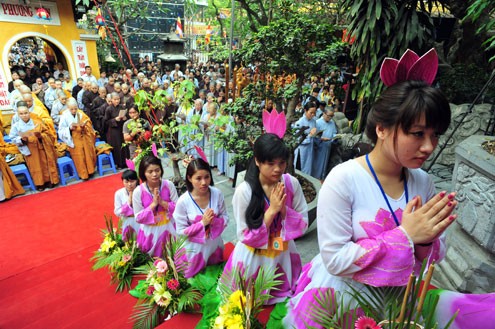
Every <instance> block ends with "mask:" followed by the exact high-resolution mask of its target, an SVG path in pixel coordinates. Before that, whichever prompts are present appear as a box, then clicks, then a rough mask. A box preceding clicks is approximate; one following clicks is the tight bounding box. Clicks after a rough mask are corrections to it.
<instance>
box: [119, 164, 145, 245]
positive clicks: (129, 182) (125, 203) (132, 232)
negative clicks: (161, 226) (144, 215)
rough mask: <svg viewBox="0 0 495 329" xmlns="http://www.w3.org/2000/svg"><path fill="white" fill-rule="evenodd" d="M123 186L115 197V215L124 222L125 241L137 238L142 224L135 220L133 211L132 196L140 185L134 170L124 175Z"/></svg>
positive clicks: (123, 234) (127, 171) (127, 170)
mask: <svg viewBox="0 0 495 329" xmlns="http://www.w3.org/2000/svg"><path fill="white" fill-rule="evenodd" d="M121 178H122V184H123V185H124V187H122V188H121V189H119V190H117V191H116V192H115V195H114V210H113V213H114V214H115V215H116V216H117V217H119V218H120V219H121V221H122V239H123V240H124V241H127V240H129V239H130V238H132V237H135V236H136V234H137V232H139V226H140V224H139V223H138V222H136V219H135V218H134V210H133V209H132V194H133V193H134V190H135V189H136V187H137V185H138V182H139V180H138V177H137V173H136V172H135V171H134V170H131V169H126V170H125V171H124V172H123V173H122V177H121Z"/></svg>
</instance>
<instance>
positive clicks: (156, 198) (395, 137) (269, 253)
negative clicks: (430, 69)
mask: <svg viewBox="0 0 495 329" xmlns="http://www.w3.org/2000/svg"><path fill="white" fill-rule="evenodd" d="M157 64H158V63H152V62H151V61H150V60H149V59H147V58H143V59H142V60H141V61H140V65H139V68H138V69H136V70H130V69H127V70H124V69H123V70H120V71H119V72H111V73H110V72H109V73H108V75H107V74H105V73H104V72H102V74H101V76H100V78H99V79H97V78H96V77H95V76H94V75H93V74H92V70H91V67H86V73H85V74H84V75H83V76H81V77H80V78H78V79H77V81H76V83H75V84H74V85H73V86H72V85H70V84H65V85H64V81H62V80H60V74H59V76H58V77H50V78H48V80H47V81H46V83H43V81H41V84H38V83H37V82H36V83H35V85H36V86H35V85H32V88H30V87H29V86H28V85H26V83H25V82H24V81H23V80H22V79H21V77H19V78H18V79H15V80H14V81H13V87H14V89H13V91H12V93H11V102H12V104H13V106H14V108H15V110H16V115H15V117H14V118H13V124H12V128H11V131H10V139H11V140H12V142H13V143H14V144H15V145H16V146H17V149H18V151H19V153H21V154H22V155H23V156H24V159H25V160H26V164H27V166H28V168H29V170H30V171H31V173H32V175H33V177H36V178H35V184H36V185H37V186H38V187H39V188H40V189H42V188H44V187H51V186H54V185H56V184H57V183H58V180H59V177H58V173H57V171H56V170H53V168H52V167H51V166H53V161H54V159H56V154H57V151H58V148H60V146H57V145H58V144H61V143H63V144H65V145H66V147H67V150H68V151H69V153H70V156H71V157H72V158H73V159H74V162H75V164H76V168H77V171H78V174H79V176H80V177H81V178H83V179H88V178H89V177H91V175H92V174H93V173H94V170H95V158H94V157H95V154H96V153H95V149H94V144H95V139H96V136H99V138H100V139H102V140H104V141H106V142H107V143H109V144H110V145H112V146H113V156H114V159H115V164H116V165H117V166H118V167H119V168H124V167H125V166H126V162H125V159H126V158H129V157H132V155H133V153H134V152H136V148H137V145H135V144H134V145H133V142H134V141H135V140H136V135H137V134H140V133H143V132H145V131H147V130H149V129H150V127H151V122H149V121H148V118H147V117H145V116H142V115H140V113H139V111H138V109H137V108H136V107H135V104H134V97H133V95H134V94H135V93H136V92H137V91H138V90H146V91H147V92H149V93H154V92H156V91H157V90H163V91H165V92H166V93H167V97H168V99H169V100H170V101H169V104H168V105H167V107H166V108H165V109H163V110H162V112H161V113H158V114H157V117H158V118H159V120H161V121H163V122H165V121H166V120H172V119H173V120H177V122H178V123H179V124H185V125H187V124H188V123H190V120H191V116H192V115H194V114H198V115H200V116H201V118H202V119H201V121H202V122H203V128H202V129H204V132H206V133H205V138H203V139H202V140H201V141H198V144H197V146H200V147H201V148H204V150H205V152H204V153H205V156H204V157H203V156H199V154H198V153H195V154H193V155H195V157H194V158H190V159H188V164H187V169H186V174H185V182H186V186H187V191H186V192H185V193H184V194H182V195H179V194H178V192H177V190H176V187H175V186H174V184H173V183H172V182H170V181H169V180H167V179H164V178H163V173H164V171H163V167H162V162H161V160H160V159H159V158H157V157H156V156H152V155H150V156H146V157H144V158H143V159H142V160H141V162H140V166H139V172H138V173H136V172H135V171H133V170H131V169H127V170H125V171H124V172H123V174H122V181H123V185H124V187H123V188H122V189H120V190H118V191H117V192H116V193H115V214H116V215H117V216H119V217H122V218H123V219H124V221H123V223H124V224H123V236H124V238H126V239H128V238H129V237H130V236H135V237H136V241H137V245H138V247H139V248H140V249H141V250H142V251H143V252H146V253H148V254H150V255H151V256H161V255H162V253H163V250H162V248H163V245H164V244H165V242H167V241H168V240H169V239H170V237H171V236H185V237H186V238H187V240H186V241H187V246H186V249H187V255H186V258H187V260H188V261H189V263H190V264H192V266H190V267H189V268H188V272H187V273H186V277H193V276H195V275H196V274H198V273H199V272H200V271H202V270H203V269H204V268H205V267H206V266H208V265H211V264H218V263H220V262H221V261H222V257H221V256H222V254H223V247H224V243H223V240H222V237H221V235H222V232H223V231H224V229H225V227H226V226H227V224H228V222H229V218H228V215H227V211H226V205H225V201H224V197H223V195H222V192H221V191H220V190H219V189H217V188H215V187H214V182H213V175H212V168H213V167H215V166H217V167H218V166H222V167H221V168H219V169H218V171H219V172H220V173H225V172H226V171H227V169H226V168H227V167H228V166H227V165H225V161H223V164H220V163H221V160H219V159H220V158H219V155H218V154H219V152H216V151H218V150H214V149H213V147H212V145H211V144H209V141H208V138H207V137H208V134H207V130H206V129H207V128H208V126H209V124H210V123H211V122H212V119H213V118H215V117H217V116H218V115H219V114H218V113H219V110H220V111H221V106H222V104H225V103H227V102H228V101H229V99H230V98H231V96H232V95H230V94H228V93H226V89H225V87H226V86H225V70H224V69H223V67H222V65H221V64H218V63H206V64H202V63H192V62H188V63H187V65H186V67H184V68H182V67H181V66H180V65H178V64H177V65H175V67H174V69H173V70H169V69H168V68H164V72H162V71H161V69H162V67H160V66H159V65H157ZM58 68H59V72H64V69H63V66H62V67H58ZM182 69H183V70H184V71H182ZM255 70H256V69H255V67H251V68H247V74H246V76H247V77H249V76H251V75H252V74H253V73H254V72H255ZM62 75H63V77H64V78H65V77H66V76H65V75H64V74H62ZM13 76H14V75H13ZM416 78H417V80H415V81H410V80H406V79H403V80H400V81H395V82H394V83H392V84H391V85H389V86H388V88H387V89H386V90H385V91H384V92H383V93H382V95H381V96H380V97H379V98H378V100H377V101H376V103H375V104H374V105H373V107H372V108H371V110H370V112H369V114H368V118H367V121H366V130H365V133H366V135H367V136H368V138H369V139H370V140H372V141H373V143H374V145H375V146H374V148H373V149H372V151H371V152H370V153H369V154H367V155H364V156H361V157H358V158H356V159H352V160H349V161H347V162H345V163H342V164H340V165H338V166H336V167H335V168H333V169H332V170H331V172H330V173H329V174H328V175H327V172H328V170H329V169H330V168H328V167H327V164H328V156H329V152H330V150H331V145H332V143H333V141H334V140H335V136H336V134H337V129H336V127H335V123H334V122H333V121H332V117H333V116H334V113H335V111H338V110H339V107H340V101H339V99H338V98H337V97H335V95H334V90H333V88H334V85H333V84H332V81H334V80H335V79H339V77H338V75H329V76H323V77H318V78H311V79H309V80H308V81H307V85H308V87H309V89H310V90H311V94H310V95H307V96H306V97H304V98H303V99H301V104H300V106H299V107H298V108H299V110H300V112H299V113H300V114H301V118H300V119H299V120H298V121H297V122H295V123H294V127H297V128H299V129H301V130H303V131H304V133H305V135H304V139H303V140H302V143H301V144H300V145H299V146H298V147H297V149H296V152H295V157H294V161H295V165H296V166H300V168H301V170H302V171H303V172H305V173H307V174H310V175H313V176H315V177H317V178H319V179H322V180H323V179H324V182H323V185H322V188H321V190H320V192H319V198H318V207H317V223H318V239H319V247H320V253H319V254H318V255H317V256H316V257H315V258H314V259H313V260H312V261H311V262H310V263H308V264H305V265H304V266H303V264H302V262H301V257H300V255H299V253H298V251H297V248H296V245H295V243H294V240H295V239H296V238H298V237H300V236H302V235H303V234H304V233H305V231H306V229H307V227H308V214H307V204H306V201H305V199H304V196H303V192H302V189H301V185H300V184H299V181H298V180H297V179H296V178H294V177H293V176H291V175H289V174H287V173H286V169H287V165H288V161H289V159H290V151H289V149H288V147H287V145H286V144H285V142H284V141H283V139H282V138H281V137H280V136H278V135H276V134H273V133H271V132H270V131H267V132H266V133H264V134H262V135H261V136H260V137H258V138H257V140H256V141H255V142H254V148H253V151H254V156H253V159H252V161H251V163H250V164H249V166H248V168H247V172H246V177H245V180H244V182H242V183H241V184H239V186H237V188H236V190H235V193H234V196H233V200H232V207H233V210H234V211H233V215H234V218H233V220H234V221H235V223H236V227H237V230H236V233H237V240H238V241H237V243H236V246H235V249H234V251H233V252H232V254H231V255H230V258H229V260H228V261H227V263H226V265H225V269H224V271H225V272H229V271H234V270H235V271H237V272H239V273H240V274H241V275H242V276H243V277H245V278H251V277H253V276H256V275H257V273H259V271H260V269H261V268H263V267H269V268H272V269H276V272H277V273H278V274H280V277H279V280H280V281H281V282H280V284H278V285H277V286H276V289H272V290H271V291H269V292H267V293H270V294H271V296H272V298H271V299H270V300H269V301H267V304H275V303H280V302H285V303H286V304H285V306H286V312H285V313H286V314H285V315H284V316H283V319H280V321H281V323H283V325H282V326H283V327H295V328H306V327H307V326H313V327H315V328H322V326H321V325H319V324H318V322H317V319H315V318H314V317H313V316H314V314H315V313H310V312H308V310H310V309H313V310H314V309H315V308H316V309H318V307H321V305H320V303H319V302H318V301H317V296H318V292H330V295H331V296H337V295H342V294H345V292H348V291H349V290H350V289H353V290H354V291H363V290H364V291H365V290H366V289H368V287H371V286H373V287H383V286H405V285H406V283H407V281H408V279H409V276H410V275H411V274H419V270H420V268H421V263H422V262H423V261H425V260H426V262H427V263H432V262H433V261H440V260H441V259H442V258H443V257H444V254H445V234H444V233H445V230H446V229H447V228H448V227H449V226H450V225H451V224H452V223H453V222H454V221H455V220H456V218H457V215H456V214H455V213H454V209H455V207H456V205H457V201H456V200H455V197H456V193H455V192H448V191H441V192H440V193H436V192H435V187H434V185H433V182H432V180H431V178H430V177H429V176H428V175H427V174H426V173H425V172H424V171H422V170H421V169H420V168H421V166H422V165H423V164H424V162H425V161H426V160H427V158H428V157H429V156H430V155H431V154H432V153H433V151H434V149H435V147H436V146H437V144H438V139H439V136H440V135H441V134H443V133H444V132H445V131H446V130H447V128H448V126H449V123H450V118H451V112H450V106H449V103H448V101H447V99H446V98H445V96H444V95H443V94H442V92H441V91H440V90H439V89H436V88H434V87H432V86H431V82H429V81H426V82H425V81H422V80H421V76H418V77H416ZM184 79H190V81H192V82H193V83H194V85H195V87H196V93H197V94H196V99H195V102H194V106H193V107H192V109H191V110H190V111H188V112H186V111H184V109H182V108H181V107H180V106H179V105H178V104H177V103H175V100H176V99H175V97H176V94H175V93H174V88H173V84H174V82H176V81H183V80H184ZM69 80H70V79H69ZM66 82H67V81H66ZM229 92H235V91H234V90H232V88H229ZM40 94H41V95H40ZM259 106H262V107H263V108H265V109H268V110H270V109H272V108H273V104H272V103H271V102H270V101H268V102H267V103H266V104H259ZM45 107H46V108H45ZM136 126H139V128H140V129H139V130H138V132H136V130H135V129H133V127H136ZM124 142H127V143H128V144H129V145H130V147H128V148H123V147H122V144H123V143H124ZM3 144H4V143H3ZM7 147H10V148H9V150H10V152H12V146H10V145H7V146H5V149H7ZM190 149H191V152H197V150H196V151H194V148H190ZM3 152H5V151H3ZM2 161H3V162H5V161H4V159H3V157H2ZM55 161H56V160H55ZM3 162H0V165H1V167H0V168H1V169H2V173H3V179H4V181H5V180H6V179H7V178H8V177H11V175H9V174H8V172H7V173H5V171H4V168H5V164H4V163H3ZM6 177H7V178H6ZM8 186H9V189H5V191H8V190H10V191H11V193H12V190H15V189H16V188H17V187H16V185H15V182H13V183H9V185H8ZM14 195H15V192H14ZM350 287H352V288H350ZM288 297H290V299H287V298H288ZM343 300H344V301H345V304H346V307H347V308H348V309H350V310H353V312H355V314H359V312H360V311H359V308H358V305H357V302H356V300H352V298H350V299H349V297H348V298H347V299H343ZM338 307H343V306H341V305H338ZM323 311H325V312H328V311H329V310H323ZM334 311H336V312H337V310H336V309H334ZM337 314H342V313H337ZM452 315H453V314H450V313H449V312H443V313H442V314H440V315H438V314H437V316H439V317H438V318H437V320H438V321H439V322H441V323H446V322H447V321H448V320H449V319H450V317H451V316H452ZM458 318H461V319H462V316H460V317H458ZM442 321H443V322H442ZM456 321H459V320H456ZM475 327H476V326H475V325H474V324H472V325H471V326H470V328H475Z"/></svg>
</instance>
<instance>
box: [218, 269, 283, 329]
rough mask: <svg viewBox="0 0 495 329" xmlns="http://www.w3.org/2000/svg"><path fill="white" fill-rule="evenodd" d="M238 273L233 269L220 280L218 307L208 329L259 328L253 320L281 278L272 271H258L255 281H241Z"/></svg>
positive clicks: (259, 325)
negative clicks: (219, 301) (210, 328)
mask: <svg viewBox="0 0 495 329" xmlns="http://www.w3.org/2000/svg"><path fill="white" fill-rule="evenodd" d="M240 272H241V271H238V270H237V269H235V268H234V269H232V272H230V273H224V274H223V275H222V277H221V278H220V282H219V284H218V290H219V292H220V296H221V303H220V307H219V308H218V311H217V314H218V315H217V316H216V318H214V322H213V323H212V325H211V326H212V328H214V329H244V328H245V329H258V328H263V325H262V324H261V323H260V322H259V321H258V320H257V318H256V317H257V315H258V314H259V313H260V312H261V310H262V309H263V305H264V303H265V302H266V301H268V300H269V299H270V298H272V296H271V295H270V293H269V292H270V290H272V289H276V286H277V285H279V284H280V283H281V281H280V280H277V279H278V277H280V275H281V274H280V273H279V274H276V273H275V269H272V268H270V269H266V268H263V267H262V268H260V270H259V272H258V275H257V276H256V278H253V279H247V280H245V279H244V278H243V277H242V275H241V274H240Z"/></svg>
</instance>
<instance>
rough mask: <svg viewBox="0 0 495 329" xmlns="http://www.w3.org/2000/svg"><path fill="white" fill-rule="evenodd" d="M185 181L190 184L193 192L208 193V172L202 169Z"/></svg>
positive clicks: (209, 178) (209, 180)
mask: <svg viewBox="0 0 495 329" xmlns="http://www.w3.org/2000/svg"><path fill="white" fill-rule="evenodd" d="M187 179H188V180H189V181H190V182H191V184H192V186H193V190H195V191H197V192H200V193H201V192H203V193H204V192H206V191H208V188H209V186H210V184H211V176H210V172H209V171H208V170H204V169H200V170H198V171H196V172H195V173H194V174H193V175H192V176H187Z"/></svg>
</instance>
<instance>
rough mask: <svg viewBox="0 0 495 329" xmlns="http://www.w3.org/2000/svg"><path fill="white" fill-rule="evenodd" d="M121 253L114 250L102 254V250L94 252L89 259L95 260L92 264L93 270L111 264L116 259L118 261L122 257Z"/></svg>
mask: <svg viewBox="0 0 495 329" xmlns="http://www.w3.org/2000/svg"><path fill="white" fill-rule="evenodd" d="M122 254H123V253H119V252H114V253H112V254H104V253H102V252H98V251H97V252H96V253H95V255H94V256H93V257H91V259H90V260H91V261H95V263H94V264H93V267H92V268H93V270H98V269H100V268H103V267H108V266H111V265H112V264H113V263H115V262H116V261H119V260H120V259H121V258H122Z"/></svg>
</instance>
